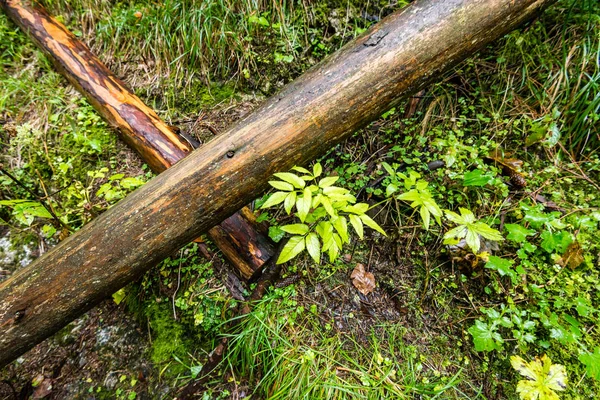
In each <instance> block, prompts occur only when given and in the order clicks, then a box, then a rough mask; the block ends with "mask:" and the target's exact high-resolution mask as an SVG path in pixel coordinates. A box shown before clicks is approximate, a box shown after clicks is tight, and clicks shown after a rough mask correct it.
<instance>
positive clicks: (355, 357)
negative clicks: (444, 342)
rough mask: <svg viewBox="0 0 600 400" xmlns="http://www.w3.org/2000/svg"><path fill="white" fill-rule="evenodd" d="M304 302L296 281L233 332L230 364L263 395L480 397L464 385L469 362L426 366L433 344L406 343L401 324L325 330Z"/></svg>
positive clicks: (279, 292)
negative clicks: (357, 331) (360, 331)
mask: <svg viewBox="0 0 600 400" xmlns="http://www.w3.org/2000/svg"><path fill="white" fill-rule="evenodd" d="M315 311H316V308H315V310H313V311H312V312H310V311H308V310H305V309H304V307H302V306H300V307H299V306H298V305H297V302H296V296H295V294H294V289H293V287H288V288H286V289H284V290H275V292H274V293H272V294H271V295H270V296H268V297H267V298H265V299H263V300H262V301H261V302H260V303H259V304H257V305H256V307H255V308H254V310H253V311H252V312H251V313H250V314H249V315H248V316H246V317H243V319H242V320H241V321H240V323H239V325H238V326H237V327H236V333H235V334H232V335H230V349H229V352H228V354H227V358H226V363H227V369H230V370H232V371H233V373H234V375H235V376H239V377H240V378H243V379H248V381H249V382H248V383H249V385H250V387H251V388H253V391H254V394H255V395H258V396H259V397H261V398H269V399H289V398H295V399H300V398H311V399H381V398H399V399H412V398H415V397H419V396H423V397H424V398H428V399H435V398H463V399H474V398H477V394H476V393H469V395H466V394H464V393H462V392H461V391H460V390H458V388H457V385H458V383H459V382H460V379H461V377H462V368H461V367H457V366H456V365H454V364H453V363H450V362H449V363H447V364H445V365H444V367H441V368H440V369H439V370H436V369H435V368H427V367H424V365H427V362H426V361H428V359H427V351H426V350H425V352H424V353H421V351H422V350H423V349H418V348H417V347H415V346H411V345H407V344H405V342H404V339H403V334H404V333H405V332H406V330H405V328H403V327H402V326H400V325H378V326H373V330H372V332H371V334H370V335H368V337H366V338H363V339H357V338H355V337H353V335H352V334H343V333H334V332H331V331H330V332H327V330H323V327H324V323H323V321H320V319H319V316H318V315H317V314H316V313H315Z"/></svg>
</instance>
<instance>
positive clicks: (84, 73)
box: [0, 0, 275, 279]
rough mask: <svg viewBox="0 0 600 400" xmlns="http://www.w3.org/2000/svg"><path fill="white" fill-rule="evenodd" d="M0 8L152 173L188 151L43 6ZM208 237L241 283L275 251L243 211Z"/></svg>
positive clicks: (17, 0) (14, 1)
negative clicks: (232, 267)
mask: <svg viewBox="0 0 600 400" xmlns="http://www.w3.org/2000/svg"><path fill="white" fill-rule="evenodd" d="M0 5H1V6H2V8H3V9H4V11H5V12H6V13H7V15H8V16H9V17H10V18H11V19H12V20H13V21H14V22H15V23H16V24H17V25H19V26H20V27H21V28H22V29H23V30H24V31H25V32H27V34H28V35H29V36H30V37H31V39H32V40H33V41H34V42H35V43H36V44H37V45H38V46H39V47H40V48H41V49H42V50H43V51H44V53H45V54H46V55H47V56H48V57H49V58H50V60H51V61H52V62H53V64H54V66H55V67H56V69H57V70H58V71H59V72H60V73H61V74H62V75H63V76H65V77H66V78H67V79H68V80H69V82H71V84H72V85H73V86H75V87H76V88H77V90H78V91H79V92H80V93H82V94H83V95H84V96H85V97H86V98H87V99H88V100H89V102H90V103H91V104H92V105H93V106H94V108H95V109H96V111H98V112H99V113H100V115H102V116H103V117H104V119H106V120H107V121H108V122H109V124H110V125H111V126H112V127H114V128H116V129H117V130H118V131H119V133H120V136H121V137H122V138H123V140H124V141H125V142H127V144H129V146H131V147H132V148H133V149H134V150H136V151H137V152H138V153H139V155H140V156H141V157H142V159H143V160H144V161H145V162H146V163H147V164H148V165H149V166H150V168H152V170H153V171H154V172H157V173H160V172H162V171H164V170H166V169H167V168H169V167H171V166H172V165H174V164H175V163H176V162H178V161H179V160H181V159H182V158H184V157H185V156H187V155H188V154H189V153H190V152H191V151H192V150H193V148H192V146H191V144H189V143H188V142H187V141H186V140H185V139H184V138H183V137H181V136H180V135H178V134H177V133H176V132H175V131H174V130H173V129H172V128H171V127H170V126H169V125H167V124H166V123H165V122H164V121H163V120H162V119H161V118H160V117H159V116H158V115H157V114H156V112H154V110H152V109H151V108H150V107H148V106H147V105H146V104H144V102H142V101H141V100H140V99H139V98H138V97H137V96H136V95H135V94H134V93H133V92H132V91H131V90H129V89H128V88H127V86H126V85H125V84H124V83H123V82H122V81H121V80H120V79H119V78H118V77H117V76H116V75H115V74H113V73H112V72H111V71H110V70H109V69H108V68H107V67H106V66H105V65H104V63H103V62H102V61H100V59H99V58H98V57H96V56H95V55H94V54H93V53H92V52H91V51H90V49H89V48H88V47H87V46H86V45H85V44H84V43H83V42H81V41H80V40H79V39H77V37H76V36H75V35H73V34H72V33H71V32H70V31H69V30H67V28H65V26H64V25H63V24H61V23H60V22H58V21H57V20H56V19H54V18H52V17H51V16H50V15H49V14H48V13H47V11H46V10H45V9H44V8H43V7H41V6H39V5H31V4H29V3H28V2H26V1H22V0H9V1H0ZM208 235H209V237H210V238H211V240H212V241H213V242H214V243H215V244H216V245H217V247H219V249H220V250H221V252H222V253H223V255H224V256H225V257H226V258H227V260H228V261H229V262H230V263H231V264H232V265H233V266H234V267H235V268H236V269H237V270H238V272H239V274H240V275H241V276H242V277H243V278H245V279H250V278H251V277H252V276H254V275H256V274H257V272H258V271H259V270H260V269H261V267H262V266H263V264H264V263H265V262H266V261H267V260H268V259H269V258H270V257H271V255H272V254H273V252H274V251H275V249H274V246H273V245H272V243H271V242H270V240H269V238H267V237H266V236H265V235H263V234H262V233H261V232H260V231H259V230H258V229H257V227H255V220H254V216H253V214H252V212H251V211H250V210H249V209H247V208H246V209H244V210H242V211H241V212H238V213H235V214H233V215H232V216H231V217H229V218H227V219H226V220H225V221H223V222H222V223H221V225H218V226H215V227H213V228H211V229H209V231H208Z"/></svg>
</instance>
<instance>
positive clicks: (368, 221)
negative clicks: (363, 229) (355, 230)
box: [358, 214, 387, 236]
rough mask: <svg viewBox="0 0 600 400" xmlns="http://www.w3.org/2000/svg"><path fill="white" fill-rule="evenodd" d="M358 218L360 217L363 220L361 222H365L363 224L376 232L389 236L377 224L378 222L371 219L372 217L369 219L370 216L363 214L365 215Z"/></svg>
mask: <svg viewBox="0 0 600 400" xmlns="http://www.w3.org/2000/svg"><path fill="white" fill-rule="evenodd" d="M358 217H359V218H360V219H361V221H362V222H363V223H364V224H365V225H366V226H368V227H369V228H371V229H374V230H376V231H377V232H379V233H381V234H382V235H383V236H387V234H386V233H385V231H384V230H383V229H382V228H381V227H380V226H379V224H377V222H375V221H373V220H372V219H371V217H369V216H368V215H366V214H363V215H359V216H358Z"/></svg>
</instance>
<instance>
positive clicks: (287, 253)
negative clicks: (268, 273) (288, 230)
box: [277, 236, 305, 264]
mask: <svg viewBox="0 0 600 400" xmlns="http://www.w3.org/2000/svg"><path fill="white" fill-rule="evenodd" d="M304 249H305V243H304V237H303V236H292V237H291V238H290V239H289V240H288V242H287V243H286V244H285V246H283V249H282V250H281V254H279V258H277V264H283V263H284V262H287V261H289V260H291V259H292V258H294V257H296V256H297V255H298V254H300V253H302V251H303V250H304Z"/></svg>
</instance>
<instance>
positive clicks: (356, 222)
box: [348, 214, 364, 239]
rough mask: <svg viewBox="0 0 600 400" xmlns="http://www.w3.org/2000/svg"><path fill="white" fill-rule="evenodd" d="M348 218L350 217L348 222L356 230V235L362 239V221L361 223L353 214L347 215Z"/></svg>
mask: <svg viewBox="0 0 600 400" xmlns="http://www.w3.org/2000/svg"><path fill="white" fill-rule="evenodd" d="M348 218H349V219H350V224H351V225H352V227H353V228H354V230H355V231H356V234H357V235H358V237H359V238H361V239H362V238H363V235H364V232H363V223H362V221H361V219H360V218H359V217H358V216H356V215H354V214H350V215H348Z"/></svg>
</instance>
